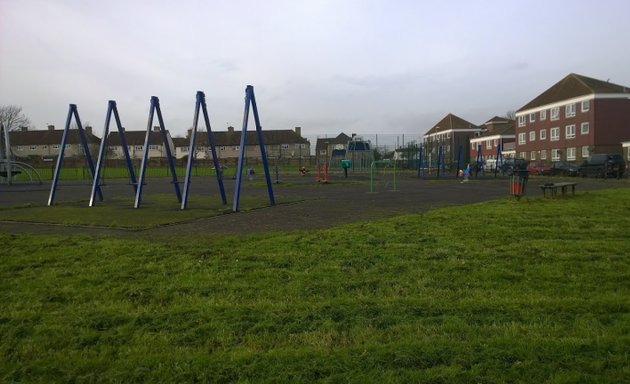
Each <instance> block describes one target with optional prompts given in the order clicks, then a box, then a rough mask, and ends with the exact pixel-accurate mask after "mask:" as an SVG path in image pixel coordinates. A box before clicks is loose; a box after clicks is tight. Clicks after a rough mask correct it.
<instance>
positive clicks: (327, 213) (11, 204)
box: [0, 169, 628, 239]
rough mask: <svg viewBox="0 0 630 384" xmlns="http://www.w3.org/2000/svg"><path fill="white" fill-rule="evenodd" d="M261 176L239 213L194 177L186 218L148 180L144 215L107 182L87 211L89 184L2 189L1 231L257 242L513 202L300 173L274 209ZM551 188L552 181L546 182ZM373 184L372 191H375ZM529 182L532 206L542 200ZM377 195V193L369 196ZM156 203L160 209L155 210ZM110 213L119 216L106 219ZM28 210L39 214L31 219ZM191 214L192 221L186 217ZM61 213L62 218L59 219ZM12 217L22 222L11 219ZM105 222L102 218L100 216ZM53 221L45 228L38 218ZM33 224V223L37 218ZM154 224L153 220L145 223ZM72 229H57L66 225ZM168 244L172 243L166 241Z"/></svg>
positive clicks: (480, 181)
mask: <svg viewBox="0 0 630 384" xmlns="http://www.w3.org/2000/svg"><path fill="white" fill-rule="evenodd" d="M261 173H262V172H257V174H258V175H257V176H256V177H254V178H251V179H250V178H246V179H244V180H243V182H242V196H243V201H244V202H245V203H244V204H246V206H245V207H244V209H243V210H242V211H241V212H238V213H233V212H232V211H231V204H232V200H231V197H232V196H233V193H234V189H235V188H236V180H235V179H234V178H226V179H225V180H224V183H223V185H224V188H225V194H226V195H227V196H228V197H230V198H229V199H228V201H227V203H226V204H223V202H222V199H221V194H220V191H219V187H218V186H217V183H216V182H213V179H214V177H211V176H207V177H193V178H192V179H191V182H190V191H191V192H190V196H191V202H190V203H189V206H188V209H187V210H180V209H179V208H180V205H179V203H178V201H177V198H176V196H174V194H173V193H172V189H173V186H172V182H171V180H170V179H169V178H149V179H147V180H146V182H145V186H144V191H145V195H146V197H145V200H146V201H147V202H148V205H147V206H146V207H144V206H143V207H141V208H139V209H133V207H132V205H133V196H134V192H133V188H132V186H131V185H130V184H129V181H128V180H125V179H108V180H106V181H105V183H104V184H102V185H101V190H102V192H103V195H104V200H103V201H102V202H98V204H96V207H89V206H88V198H89V193H90V185H89V182H87V181H85V180H83V181H81V180H68V181H63V180H62V181H60V182H59V184H58V192H57V203H56V205H55V206H52V207H48V206H46V201H47V198H48V194H49V191H50V183H49V182H44V183H43V184H42V185H39V184H23V185H0V231H4V232H9V233H11V232H13V233H15V232H18V233H19V232H31V233H59V232H61V233H64V232H72V233H76V232H77V231H80V232H85V233H89V234H103V235H113V234H116V235H117V236H125V235H126V234H131V235H132V236H138V235H140V234H141V235H144V236H148V237H152V236H156V237H157V238H164V239H168V235H169V234H170V235H173V236H175V235H178V236H179V235H180V234H182V235H185V234H190V235H194V236H199V235H204V234H237V235H238V234H252V233H261V232H269V231H291V230H316V229H322V228H329V227H333V226H337V225H342V224H349V223H354V222H358V221H364V220H374V219H382V218H389V217H393V216H397V215H401V214H412V213H421V212H426V211H428V210H430V209H434V208H441V207H446V206H451V205H464V204H473V203H477V202H482V201H488V200H494V199H501V198H506V199H509V198H510V187H509V179H508V178H496V179H495V178H491V177H487V178H481V177H479V178H472V179H471V180H470V182H468V183H460V182H459V181H458V180H457V179H454V178H450V179H419V178H417V176H416V174H415V173H414V172H399V173H398V174H397V175H396V181H395V190H394V188H393V187H394V184H393V183H392V179H391V176H389V175H387V177H381V178H380V179H377V180H376V181H374V182H373V183H372V181H371V179H370V175H369V174H366V173H350V174H349V176H348V177H347V178H346V177H345V176H344V174H343V172H342V171H339V172H336V173H332V174H330V175H329V177H328V183H326V184H324V183H322V182H317V175H316V174H315V172H310V173H309V174H307V175H306V176H301V175H300V173H299V171H298V170H297V169H296V170H295V172H292V173H288V172H287V173H281V174H280V175H279V178H278V180H277V181H278V182H277V183H275V182H274V184H273V190H274V194H275V199H276V204H275V205H273V206H272V205H270V204H269V200H268V197H267V195H268V191H267V188H266V184H265V181H264V177H263V176H259V175H260V174H261ZM543 179H544V181H547V180H548V179H547V178H543ZM579 182H580V191H582V192H585V191H589V190H595V189H601V188H614V187H627V186H628V182H627V180H607V181H605V182H604V181H602V180H597V179H581V180H579ZM372 184H373V185H372ZM536 184H537V182H536V179H530V185H529V187H528V188H527V189H526V194H525V197H526V198H529V197H531V198H539V197H542V195H541V192H540V191H539V190H538V188H536V187H535V185H536ZM371 188H373V189H374V191H373V192H370V190H371ZM151 201H155V202H154V203H151ZM96 208H102V209H105V211H101V212H105V213H104V215H114V216H117V218H116V221H115V222H116V224H115V225H112V224H109V223H108V222H107V221H105V222H103V223H102V224H100V225H99V224H96V225H95V224H94V223H91V222H89V221H82V220H81V219H80V218H81V216H83V215H86V216H87V215H88V214H92V211H91V210H94V209H96ZM108 208H112V209H113V211H108V210H107V209H108ZM68 209H70V210H71V211H70V212H71V214H72V215H75V216H78V217H79V219H77V220H75V221H74V222H72V221H68V218H66V217H64V214H67V213H66V212H68ZM29 210H31V211H33V212H32V214H31V215H27V213H28V212H29ZM187 211H192V212H193V213H187ZM56 212H58V213H56ZM9 213H13V214H15V215H16V216H12V217H7V215H8V214H9ZM99 214H100V213H99ZM43 215H46V216H49V217H51V219H48V220H46V221H43V220H40V219H38V218H37V217H38V216H39V217H41V216H43ZM125 215H129V217H136V218H139V220H142V218H148V217H149V216H150V215H154V216H159V217H160V218H159V220H156V221H155V224H154V225H147V226H143V225H139V226H132V227H130V226H128V225H125V223H124V216H125ZM33 217H35V218H33ZM146 220H148V219H146ZM69 222H70V224H69V225H59V224H63V223H66V224H68V223H69ZM165 236H166V237H165Z"/></svg>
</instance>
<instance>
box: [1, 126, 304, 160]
mask: <svg viewBox="0 0 630 384" xmlns="http://www.w3.org/2000/svg"><path fill="white" fill-rule="evenodd" d="M63 131H64V130H63V129H55V127H54V126H53V125H50V126H48V129H47V130H29V129H27V128H22V129H21V130H18V131H13V132H11V133H10V141H11V148H12V152H13V155H14V156H15V157H16V158H18V159H25V160H26V159H30V160H31V161H34V162H38V161H40V160H42V159H44V160H46V159H52V158H56V157H57V156H58V154H59V149H60V143H61V140H62V136H63ZM190 134H191V130H188V134H187V137H185V138H184V137H171V135H170V132H169V131H166V138H167V140H166V143H165V142H164V140H163V137H162V133H161V132H160V130H159V127H155V128H154V130H153V131H151V132H150V133H149V135H150V137H149V148H148V153H147V157H148V158H149V159H150V160H152V159H163V158H165V157H166V156H167V148H166V146H168V149H169V150H170V152H171V154H172V156H173V157H174V158H175V159H187V158H188V155H189V146H190ZM85 135H86V138H87V142H88V147H89V150H90V153H91V154H92V155H93V156H96V154H97V153H98V149H99V146H100V144H101V139H100V138H99V137H97V136H95V135H94V133H93V129H92V127H89V126H88V127H86V128H85ZM124 138H125V141H126V143H127V150H128V152H129V155H130V157H131V158H132V159H135V160H139V159H142V156H143V155H144V149H145V148H144V144H145V138H146V131H145V130H142V131H139V130H136V131H132V130H125V131H124ZM213 138H214V142H215V146H216V152H217V157H218V158H219V161H220V162H222V163H234V162H235V161H236V159H237V158H238V156H239V154H240V143H241V132H240V131H235V130H234V128H233V127H228V130H227V131H216V132H213ZM121 139H122V138H121V135H120V134H119V133H118V132H117V131H114V132H110V133H109V135H108V138H107V147H106V158H107V159H112V160H122V159H124V158H125V157H124V151H123V146H122V140H121ZM263 141H264V143H265V150H266V152H267V156H268V158H269V159H274V160H276V161H285V160H286V161H287V162H290V161H301V160H304V161H307V160H308V159H309V158H310V151H311V148H310V142H309V141H308V140H307V139H305V138H304V137H302V133H301V128H300V127H296V128H295V129H292V130H291V129H287V130H264V131H263ZM195 148H196V153H195V158H196V159H199V160H204V159H211V158H212V153H211V150H210V145H209V142H208V134H207V133H206V132H205V131H202V130H199V131H198V132H197V135H196V146H195ZM244 155H245V158H246V159H247V160H248V161H249V162H250V163H251V162H254V163H256V162H257V161H259V160H260V159H261V151H260V147H259V144H258V135H257V133H256V132H255V131H250V132H247V137H246V148H245V154H244ZM83 156H84V150H83V146H82V144H81V140H80V137H79V132H78V130H77V129H70V130H69V131H68V137H67V143H66V148H65V150H64V157H65V158H71V159H72V158H75V159H81V158H82V157H83Z"/></svg>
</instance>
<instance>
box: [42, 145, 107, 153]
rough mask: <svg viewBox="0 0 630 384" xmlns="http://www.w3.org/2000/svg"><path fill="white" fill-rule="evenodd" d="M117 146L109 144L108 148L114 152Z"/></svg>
mask: <svg viewBox="0 0 630 384" xmlns="http://www.w3.org/2000/svg"><path fill="white" fill-rule="evenodd" d="M54 147H55V146H54V145H53V148H54ZM116 148H117V147H116V146H115V145H109V146H107V149H108V150H110V151H112V152H114V151H115V150H116Z"/></svg>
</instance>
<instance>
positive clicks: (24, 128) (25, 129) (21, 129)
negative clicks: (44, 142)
mask: <svg viewBox="0 0 630 384" xmlns="http://www.w3.org/2000/svg"><path fill="white" fill-rule="evenodd" d="M20 131H22V132H26V131H28V127H20Z"/></svg>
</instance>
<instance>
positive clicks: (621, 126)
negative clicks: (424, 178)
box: [423, 73, 630, 164]
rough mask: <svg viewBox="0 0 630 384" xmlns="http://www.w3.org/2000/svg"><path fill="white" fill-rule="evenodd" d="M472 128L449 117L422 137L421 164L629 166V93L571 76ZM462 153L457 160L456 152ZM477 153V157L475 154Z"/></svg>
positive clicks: (620, 88) (466, 122)
mask: <svg viewBox="0 0 630 384" xmlns="http://www.w3.org/2000/svg"><path fill="white" fill-rule="evenodd" d="M515 118H516V119H515V120H513V119H510V118H505V117H498V116H495V117H493V118H491V119H489V120H488V121H487V122H485V123H483V124H481V125H476V124H473V123H471V122H469V121H466V120H464V119H462V118H460V117H457V116H455V115H453V114H448V115H447V116H446V117H444V118H443V119H442V120H440V121H439V122H438V123H437V124H435V125H434V126H433V127H432V128H431V129H429V130H428V131H427V133H426V134H425V135H424V138H423V142H424V147H425V148H426V151H427V152H428V153H427V154H426V155H425V158H428V159H437V151H438V148H441V150H442V153H443V161H444V162H445V163H447V164H455V163H456V162H457V160H458V158H460V156H462V157H461V158H462V159H463V161H464V162H469V161H475V159H477V158H478V157H482V158H483V159H484V160H487V159H495V158H497V156H498V155H499V151H500V152H501V155H502V156H503V157H506V158H507V157H518V158H523V159H526V160H529V161H540V162H545V163H547V162H554V161H568V162H574V163H578V164H579V163H581V162H582V161H584V160H585V159H586V158H588V156H589V155H591V154H594V153H623V154H624V158H625V159H626V161H629V160H630V87H626V86H623V85H617V84H613V83H611V82H609V81H602V80H597V79H593V78H590V77H586V76H582V75H577V74H573V73H572V74H569V75H568V76H566V77H565V78H563V79H562V80H560V81H559V82H557V83H556V84H554V85H553V86H551V87H550V88H549V89H547V90H545V91H544V92H542V93H541V94H540V95H538V96H537V97H535V98H534V99H533V100H531V101H530V102H528V103H526V104H525V105H524V106H523V107H521V108H519V109H518V110H517V111H516V113H515ZM460 147H461V148H464V149H463V153H462V154H461V155H460V153H459V151H460V149H459V148H460ZM479 151H480V152H481V153H479Z"/></svg>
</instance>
